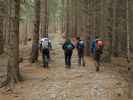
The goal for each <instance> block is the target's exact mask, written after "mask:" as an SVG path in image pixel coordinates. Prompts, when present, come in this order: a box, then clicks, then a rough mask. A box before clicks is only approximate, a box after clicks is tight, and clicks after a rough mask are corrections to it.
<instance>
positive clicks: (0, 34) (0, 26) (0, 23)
mask: <svg viewBox="0 0 133 100" xmlns="http://www.w3.org/2000/svg"><path fill="white" fill-rule="evenodd" d="M3 41H4V40H3V17H2V16H0V54H2V53H3V49H4V42H3Z"/></svg>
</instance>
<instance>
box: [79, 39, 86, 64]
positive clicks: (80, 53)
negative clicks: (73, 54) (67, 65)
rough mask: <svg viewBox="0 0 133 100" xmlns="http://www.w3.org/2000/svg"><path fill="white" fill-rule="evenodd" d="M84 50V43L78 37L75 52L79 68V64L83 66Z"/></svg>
mask: <svg viewBox="0 0 133 100" xmlns="http://www.w3.org/2000/svg"><path fill="white" fill-rule="evenodd" d="M84 48H85V44H84V41H83V40H81V39H80V37H78V38H77V52H78V64H79V66H81V63H82V65H83V66H85V59H84Z"/></svg>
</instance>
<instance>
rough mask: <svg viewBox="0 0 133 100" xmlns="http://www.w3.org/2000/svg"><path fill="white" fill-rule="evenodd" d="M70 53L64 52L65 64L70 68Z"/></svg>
mask: <svg viewBox="0 0 133 100" xmlns="http://www.w3.org/2000/svg"><path fill="white" fill-rule="evenodd" d="M72 53H73V52H72V51H71V50H70V51H65V64H66V65H68V66H71V58H72Z"/></svg>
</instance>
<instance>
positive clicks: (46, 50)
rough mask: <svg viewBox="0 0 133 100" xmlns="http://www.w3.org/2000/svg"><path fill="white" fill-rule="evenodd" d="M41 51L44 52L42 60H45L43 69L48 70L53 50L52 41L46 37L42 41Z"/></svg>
mask: <svg viewBox="0 0 133 100" xmlns="http://www.w3.org/2000/svg"><path fill="white" fill-rule="evenodd" d="M40 48H41V49H40V50H41V52H42V58H43V67H44V68H48V63H49V59H50V53H49V52H50V51H49V50H50V49H51V48H52V45H51V41H50V40H49V39H48V38H47V37H44V38H42V39H41V40H40Z"/></svg>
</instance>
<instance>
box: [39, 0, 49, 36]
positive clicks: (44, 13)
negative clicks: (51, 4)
mask: <svg viewBox="0 0 133 100" xmlns="http://www.w3.org/2000/svg"><path fill="white" fill-rule="evenodd" d="M41 23H42V26H43V30H42V33H41V34H42V35H41V36H42V37H44V36H47V33H48V0H41Z"/></svg>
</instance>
